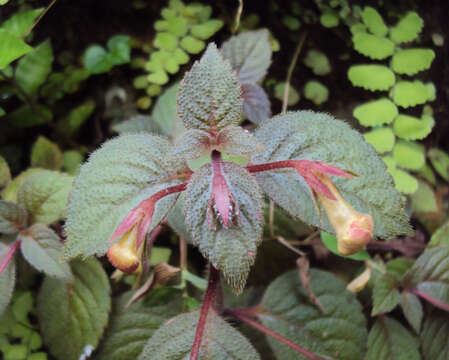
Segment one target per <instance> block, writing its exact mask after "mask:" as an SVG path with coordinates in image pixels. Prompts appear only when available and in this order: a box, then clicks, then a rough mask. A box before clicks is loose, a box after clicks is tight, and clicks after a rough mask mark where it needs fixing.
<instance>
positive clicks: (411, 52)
mask: <svg viewBox="0 0 449 360" xmlns="http://www.w3.org/2000/svg"><path fill="white" fill-rule="evenodd" d="M434 58H435V52H434V51H433V50H431V49H405V50H401V51H399V52H397V53H396V54H394V55H393V59H392V62H391V66H392V68H393V70H394V72H395V73H397V74H406V75H415V74H417V73H418V72H420V71H423V70H427V69H429V68H430V65H431V64H432V61H433V59H434Z"/></svg>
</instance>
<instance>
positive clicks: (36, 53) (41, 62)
mask: <svg viewBox="0 0 449 360" xmlns="http://www.w3.org/2000/svg"><path fill="white" fill-rule="evenodd" d="M52 63H53V49H52V47H51V43H50V41H48V40H47V41H45V42H43V43H41V44H40V45H38V46H36V47H35V48H34V49H33V51H31V52H29V53H28V54H26V55H25V56H24V57H23V58H22V59H20V61H19V63H18V65H17V68H16V72H15V80H16V81H17V83H18V84H19V86H20V87H21V88H22V89H23V90H24V91H25V92H26V93H27V94H35V93H36V91H37V89H38V88H39V86H41V85H42V84H43V83H44V82H45V80H46V79H47V77H48V75H49V74H50V72H51V65H52Z"/></svg>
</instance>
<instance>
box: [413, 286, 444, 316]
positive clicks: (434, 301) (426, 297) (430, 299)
mask: <svg viewBox="0 0 449 360" xmlns="http://www.w3.org/2000/svg"><path fill="white" fill-rule="evenodd" d="M408 291H410V292H411V293H412V294H415V295H417V296H419V297H420V298H423V299H424V300H426V301H428V302H430V303H431V304H432V305H435V306H436V307H438V308H440V309H443V310H445V311H449V304H447V303H445V302H442V301H439V300H437V299H435V298H433V297H432V296H430V295H427V294H426V293H423V292H421V291H419V290H418V289H409V290H408Z"/></svg>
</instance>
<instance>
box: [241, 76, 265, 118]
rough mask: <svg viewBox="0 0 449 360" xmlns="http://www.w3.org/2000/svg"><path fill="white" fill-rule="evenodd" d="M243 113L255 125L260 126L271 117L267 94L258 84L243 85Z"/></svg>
mask: <svg viewBox="0 0 449 360" xmlns="http://www.w3.org/2000/svg"><path fill="white" fill-rule="evenodd" d="M242 98H243V112H244V113H245V115H246V117H247V118H248V119H249V120H250V121H251V122H252V123H254V124H257V125H260V124H262V123H263V122H264V121H266V120H268V119H269V118H270V117H271V103H270V100H269V99H268V96H267V93H266V92H265V90H264V89H262V88H261V87H260V86H259V85H257V84H242Z"/></svg>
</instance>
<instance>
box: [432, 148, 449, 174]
mask: <svg viewBox="0 0 449 360" xmlns="http://www.w3.org/2000/svg"><path fill="white" fill-rule="evenodd" d="M428 155H429V159H430V161H431V163H432V165H433V167H434V168H435V170H436V171H437V173H438V174H440V176H441V177H442V178H443V179H444V180H446V181H449V155H448V154H447V153H445V152H444V151H443V150H440V149H437V148H432V149H430V150H429V152H428Z"/></svg>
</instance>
